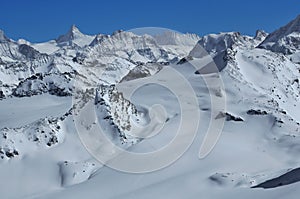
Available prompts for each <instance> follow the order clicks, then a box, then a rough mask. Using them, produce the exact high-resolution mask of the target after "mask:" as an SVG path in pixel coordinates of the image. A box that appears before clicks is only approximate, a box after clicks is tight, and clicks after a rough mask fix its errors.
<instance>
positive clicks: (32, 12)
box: [0, 0, 300, 42]
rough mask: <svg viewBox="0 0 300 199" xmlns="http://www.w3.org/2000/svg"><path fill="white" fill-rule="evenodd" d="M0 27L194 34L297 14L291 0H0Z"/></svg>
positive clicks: (44, 34) (33, 35)
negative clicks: (162, 30) (156, 30)
mask: <svg viewBox="0 0 300 199" xmlns="http://www.w3.org/2000/svg"><path fill="white" fill-rule="evenodd" d="M0 8H1V11H0V29H2V30H4V32H5V33H6V35H7V36H8V37H10V38H13V39H18V38H25V39H27V40H29V41H32V42H41V41H47V40H49V39H54V38H56V37H58V36H59V35H61V34H64V33H65V32H67V31H68V29H69V28H70V26H71V25H72V24H75V25H76V26H78V27H79V29H80V30H81V31H82V32H83V33H88V34H96V33H105V34H110V33H112V32H113V31H115V30H118V29H123V30H128V29H132V28H139V27H149V26H150V27H164V28H169V29H173V30H176V31H179V32H192V33H197V34H199V35H204V34H208V33H218V32H225V31H240V32H241V33H243V34H249V35H253V34H254V33H255V30H256V29H264V30H266V31H268V32H271V31H273V30H275V29H277V28H279V27H280V26H282V25H285V24H286V23H287V22H289V21H290V20H292V19H294V18H295V17H296V16H297V15H298V14H300V3H299V2H298V1H296V0H288V1H283V0H270V1H267V0H266V1H264V0H251V1H250V0H248V1H243V0H226V1H224V0H185V1H176V0H173V1H167V0H148V1H142V0H131V1H130V0H127V1H126V0H123V1H122V0H120V1H118V0H106V1H101V0H98V1H97V0H82V1H79V0H72V1H66V0H26V1H25V0H19V1H17V0H4V1H2V2H1V3H0Z"/></svg>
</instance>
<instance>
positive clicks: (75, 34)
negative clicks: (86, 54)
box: [56, 25, 94, 47]
mask: <svg viewBox="0 0 300 199" xmlns="http://www.w3.org/2000/svg"><path fill="white" fill-rule="evenodd" d="M93 39H94V36H90V35H85V34H83V33H82V32H80V30H79V29H78V28H77V27H76V26H75V25H72V26H71V28H70V29H69V31H68V32H67V33H66V34H65V35H61V36H59V37H58V38H57V39H56V42H57V43H58V44H62V45H72V43H74V44H76V45H78V46H80V47H83V46H85V45H88V44H90V43H91V42H92V40H93Z"/></svg>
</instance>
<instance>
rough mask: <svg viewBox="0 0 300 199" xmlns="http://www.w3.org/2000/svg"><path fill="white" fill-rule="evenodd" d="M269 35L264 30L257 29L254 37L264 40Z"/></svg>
mask: <svg viewBox="0 0 300 199" xmlns="http://www.w3.org/2000/svg"><path fill="white" fill-rule="evenodd" d="M267 36H268V33H267V32H265V31H264V30H257V31H256V33H255V36H254V39H256V40H259V41H263V40H264V39H265V38H266V37H267Z"/></svg>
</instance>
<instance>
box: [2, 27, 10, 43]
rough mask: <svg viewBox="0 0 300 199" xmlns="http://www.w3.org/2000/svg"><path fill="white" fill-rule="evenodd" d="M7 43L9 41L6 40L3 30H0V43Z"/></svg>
mask: <svg viewBox="0 0 300 199" xmlns="http://www.w3.org/2000/svg"><path fill="white" fill-rule="evenodd" d="M7 41H10V39H8V38H7V37H6V36H5V34H4V32H3V30H1V29H0V42H7Z"/></svg>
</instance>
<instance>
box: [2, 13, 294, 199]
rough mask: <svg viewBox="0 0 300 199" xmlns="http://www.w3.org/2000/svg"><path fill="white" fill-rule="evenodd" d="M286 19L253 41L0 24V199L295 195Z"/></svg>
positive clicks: (291, 66)
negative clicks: (45, 34) (41, 31)
mask: <svg viewBox="0 0 300 199" xmlns="http://www.w3.org/2000/svg"><path fill="white" fill-rule="evenodd" d="M298 22H299V17H298V18H297V19H295V20H294V21H293V22H291V23H289V24H288V25H287V26H286V27H285V28H281V29H279V30H280V31H279V32H278V31H275V32H274V33H271V34H270V35H269V36H267V34H266V33H264V32H262V31H258V32H257V34H256V36H255V37H250V36H245V35H241V34H240V33H238V32H229V33H220V34H210V35H207V36H204V37H199V36H197V35H194V34H180V33H172V32H164V33H162V34H160V35H156V36H153V35H136V34H134V33H133V32H130V31H129V32H126V31H117V32H115V33H114V34H112V35H101V34H100V35H98V36H90V35H85V34H83V33H81V32H80V31H79V30H78V28H77V27H75V26H72V27H71V29H70V30H69V32H68V33H67V34H65V35H63V36H61V37H59V38H58V39H56V40H51V41H48V42H44V43H37V44H33V43H30V42H28V41H23V40H20V41H18V42H14V41H12V40H9V39H7V38H6V37H4V33H3V32H2V31H0V41H1V42H0V58H1V59H0V158H1V159H0V176H1V179H2V182H3V183H2V184H1V188H0V192H1V197H3V198H28V199H29V198H45V199H47V198H49V199H50V198H58V199H59V198H74V199H76V198H86V197H87V196H88V198H174V199H176V198H199V197H200V198H214V199H218V198H220V199H221V198H222V199H223V198H249V199H250V198H266V199H268V198H287V199H296V198H298V197H299V194H300V192H299V183H298V181H299V172H298V169H297V168H299V167H300V166H299V165H300V162H299V154H300V145H299V143H300V124H299V121H300V113H299V106H300V100H299V97H300V93H299V88H300V85H299V81H300V80H299V69H300V67H299V64H298V63H299V55H298V54H299V52H300V48H299V47H298V46H297V45H294V44H295V43H293V42H292V43H288V42H290V41H292V40H291V38H298V36H299V34H298V33H299V29H298V28H299V24H298ZM274 35H275V36H274ZM270 38H272V39H270ZM282 38H283V39H282ZM260 42H262V43H263V44H265V43H267V44H268V45H271V46H272V45H273V44H274V45H277V43H276V42H279V43H278V44H280V45H281V44H283V46H284V47H285V48H286V49H288V50H291V52H293V53H292V54H291V55H290V54H284V53H282V52H277V51H275V50H274V49H273V48H268V47H265V46H264V47H263V49H262V46H263V45H260V47H259V48H256V46H257V45H258V44H259V43H260ZM282 42H283V43H282ZM22 45H23V46H22ZM24 45H25V46H24ZM200 46H201V48H200ZM20 47H25V51H26V52H25V53H23V54H22V53H20V52H19V49H20ZM202 47H203V48H202ZM32 48H33V49H35V50H33V49H32ZM203 49H205V50H206V52H205V53H203ZM27 50H28V51H27ZM298 51H299V52H298ZM284 52H285V51H284ZM43 53H45V54H43ZM29 55H30V56H29ZM31 55H32V56H31ZM183 58H184V59H183ZM212 60H214V61H215V64H216V65H217V67H218V69H220V70H221V71H220V72H219V73H218V74H217V73H216V72H217V71H216V68H213V67H215V65H214V64H213V62H212ZM196 71H197V72H196ZM114 84H116V86H112V85H114ZM207 84H208V85H207ZM223 85H224V87H223ZM96 90H97V91H96ZM71 95H73V96H71ZM77 97H78V98H77ZM80 97H82V98H80ZM224 99H226V101H224ZM216 102H217V103H216ZM223 103H224V104H223ZM225 103H226V104H225ZM215 106H216V107H217V108H218V109H215V108H216V107H215ZM91 113H93V114H91ZM105 118H106V119H105ZM238 118H240V119H238ZM74 121H75V122H74ZM182 121H183V122H182ZM218 121H224V122H219V123H218ZM211 123H212V124H215V125H212V126H211ZM98 124H100V125H101V128H103V129H104V130H106V131H105V133H106V136H105V137H103V136H102V137H101V135H100V133H99V131H98V130H99V129H97V128H96V126H97V125H98ZM180 124H181V125H180ZM86 129H92V130H91V131H87V132H88V133H87V134H82V132H86ZM218 129H222V131H221V132H219V131H218ZM179 130H181V131H179ZM209 130H211V131H212V134H208V133H207V132H208V131H209ZM78 133H79V134H78ZM89 135H92V136H93V137H92V139H90V140H85V138H91V137H89ZM136 136H140V137H139V138H137V137H136ZM99 138H101V139H99ZM178 138H179V139H178ZM212 138H219V139H215V140H211V139H212ZM106 140H109V141H111V142H112V143H113V144H115V145H117V146H118V147H119V148H118V149H116V150H115V151H114V150H112V148H110V146H111V145H109V144H108V142H105V141H106ZM86 141H89V142H90V144H94V145H86ZM208 141H211V142H209V143H208V144H205V143H206V142H208ZM99 143H100V145H99ZM101 143H102V145H101ZM169 145H171V147H168V146H169ZM212 146H214V147H213V148H211V147H212ZM93 147H94V148H93ZM95 148H97V153H95V151H92V149H95ZM113 149H115V148H113ZM179 149H180V150H179ZM124 150H125V151H124ZM160 150H168V152H169V153H168V156H163V157H162V156H159V155H157V153H155V152H159V151H160ZM127 152H128V153H127ZM150 152H154V153H150ZM130 153H138V154H143V153H148V156H147V155H145V154H144V155H145V156H143V155H142V157H146V156H147V157H148V158H149V159H147V158H144V159H142V158H141V159H138V158H137V159H134V158H132V156H130V155H128V154H130ZM99 154H100V155H102V156H104V157H105V158H107V159H105V160H106V161H107V162H106V161H104V162H105V163H106V166H104V165H103V162H101V163H100V162H98V161H97V159H98V160H99V158H98V157H97V155H99ZM149 154H150V155H149ZM153 154H154V155H153ZM118 155H120V156H118ZM206 155H207V156H206ZM119 157H121V158H119ZM122 157H123V159H122ZM174 157H176V158H175V160H174V159H173V158H174ZM126 158H128V159H126ZM124 159H125V161H124ZM118 163H124V164H118ZM157 165H158V167H157ZM111 167H112V168H111ZM113 168H114V169H113ZM116 169H119V170H116ZM126 171H127V172H126ZM128 171H131V172H133V173H128ZM150 171H152V172H150ZM280 176H281V177H280ZM278 177H279V178H278ZM262 183H265V184H262ZM280 183H281V184H282V185H285V184H286V185H285V186H278V185H280ZM257 185H262V186H263V185H264V186H268V187H270V186H271V187H272V188H271V189H262V188H253V187H255V186H257ZM262 186H261V187H262ZM16 190H17V191H16Z"/></svg>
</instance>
